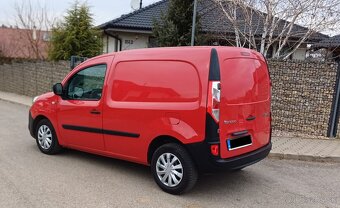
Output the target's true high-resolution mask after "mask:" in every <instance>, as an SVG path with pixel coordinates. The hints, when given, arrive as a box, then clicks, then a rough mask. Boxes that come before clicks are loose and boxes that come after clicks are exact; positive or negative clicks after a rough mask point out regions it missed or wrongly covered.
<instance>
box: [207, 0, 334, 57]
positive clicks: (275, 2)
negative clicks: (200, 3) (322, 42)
mask: <svg viewBox="0 0 340 208" xmlns="http://www.w3.org/2000/svg"><path fill="white" fill-rule="evenodd" d="M213 1H214V2H215V3H216V4H217V5H218V8H220V9H221V11H222V13H223V14H224V16H225V20H226V21H228V22H229V23H230V25H231V26H232V29H233V30H234V41H233V42H234V43H235V45H236V46H241V47H245V46H246V47H249V48H252V49H256V50H258V51H259V52H261V53H262V54H263V55H265V56H266V55H267V54H268V52H269V51H270V49H272V48H273V47H274V48H275V49H276V50H274V53H273V57H274V58H282V59H287V58H288V57H289V56H290V55H292V54H293V53H294V52H295V51H296V50H297V49H298V48H299V47H300V46H301V45H302V44H304V43H305V42H306V40H308V39H310V38H311V37H312V36H313V35H314V34H316V33H318V32H328V31H332V30H334V29H336V28H335V27H337V26H338V25H339V23H340V15H338V14H339V13H340V1H339V0H287V1H282V0H213ZM297 24H299V25H302V26H303V27H300V26H297ZM228 38H229V39H230V36H229V37H228ZM292 39H294V40H293V41H292Z"/></svg>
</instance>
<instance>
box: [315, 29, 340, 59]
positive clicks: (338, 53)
mask: <svg viewBox="0 0 340 208" xmlns="http://www.w3.org/2000/svg"><path fill="white" fill-rule="evenodd" d="M312 48H313V49H314V50H319V49H326V50H327V56H328V57H329V58H331V59H334V60H337V61H340V35H335V36H333V37H330V38H326V39H324V40H322V41H320V42H318V43H315V44H313V46H312Z"/></svg>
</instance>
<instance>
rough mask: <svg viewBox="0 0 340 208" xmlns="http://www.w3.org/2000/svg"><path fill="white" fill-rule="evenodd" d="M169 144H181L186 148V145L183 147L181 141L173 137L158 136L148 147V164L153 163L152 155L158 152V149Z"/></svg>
mask: <svg viewBox="0 0 340 208" xmlns="http://www.w3.org/2000/svg"><path fill="white" fill-rule="evenodd" d="M168 143H176V144H180V145H182V146H183V147H184V148H185V145H183V143H182V142H181V141H180V140H179V139H177V138H175V137H173V136H169V135H161V136H157V137H156V138H154V139H153V140H152V142H151V143H150V144H149V147H148V152H147V162H148V164H150V163H151V159H152V155H153V153H154V152H155V151H156V149H157V148H158V147H160V146H162V145H164V144H168Z"/></svg>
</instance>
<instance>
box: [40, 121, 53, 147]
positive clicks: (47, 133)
mask: <svg viewBox="0 0 340 208" xmlns="http://www.w3.org/2000/svg"><path fill="white" fill-rule="evenodd" d="M38 142H39V145H40V147H41V148H43V149H45V150H47V149H49V148H50V147H51V145H52V132H51V130H50V128H48V126H46V125H42V126H40V128H39V129H38Z"/></svg>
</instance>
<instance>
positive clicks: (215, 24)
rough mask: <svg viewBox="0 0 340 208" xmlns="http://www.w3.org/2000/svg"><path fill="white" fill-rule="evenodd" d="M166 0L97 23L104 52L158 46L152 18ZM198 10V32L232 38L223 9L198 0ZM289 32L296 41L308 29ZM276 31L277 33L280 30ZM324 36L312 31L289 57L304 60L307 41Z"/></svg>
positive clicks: (259, 19) (163, 8)
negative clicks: (154, 35)
mask: <svg viewBox="0 0 340 208" xmlns="http://www.w3.org/2000/svg"><path fill="white" fill-rule="evenodd" d="M169 1H170V0H161V1H159V2H156V3H154V4H151V5H149V6H146V7H144V8H142V9H139V10H136V11H134V12H131V13H129V14H126V15H122V16H121V17H119V18H117V19H113V20H111V21H108V22H106V23H104V24H102V25H100V26H98V27H99V28H100V29H101V30H102V31H103V43H104V44H103V45H104V46H103V53H109V52H113V51H121V50H129V49H138V48H148V47H155V46H157V44H156V43H155V40H154V38H153V36H152V28H153V21H154V20H159V19H160V17H161V15H162V13H166V12H167V9H168V6H169ZM198 13H199V15H200V17H201V19H200V23H201V31H200V32H202V33H206V34H222V33H223V34H225V35H226V36H229V37H230V38H231V39H234V36H235V35H234V29H233V27H232V25H231V23H230V22H229V21H228V20H227V19H226V17H225V16H224V14H223V11H222V10H221V9H220V8H218V6H217V5H216V4H215V3H214V2H213V1H212V0H203V1H200V3H199V5H198ZM254 15H255V16H254V17H253V19H254V26H255V25H256V32H257V33H258V34H259V37H260V35H261V34H262V30H263V22H264V20H263V19H262V18H263V17H262V16H260V15H257V16H256V14H254ZM282 24H284V20H282ZM261 25H262V27H261ZM278 28H280V27H278ZM254 31H255V29H254ZM292 31H293V32H292V33H291V38H290V41H292V42H294V41H295V42H296V41H298V40H299V39H300V38H301V37H302V36H303V35H304V34H305V33H306V32H307V28H305V27H302V26H299V25H294V27H293V29H292ZM276 32H277V33H279V31H276ZM327 37H328V36H326V35H323V34H321V33H315V34H313V35H312V36H311V37H310V38H309V39H308V40H306V42H305V43H304V44H302V45H301V46H300V48H298V49H297V50H296V51H295V53H294V54H293V55H292V58H293V59H299V60H303V59H305V57H306V51H307V44H312V43H316V42H319V41H320V40H322V39H324V38H327ZM206 44H207V45H212V44H215V45H216V44H217V45H228V42H225V41H223V40H218V39H217V40H216V38H214V39H213V40H211V41H208V42H207V43H206ZM274 52H275V48H273V49H272V51H271V53H272V54H273V53H274Z"/></svg>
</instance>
